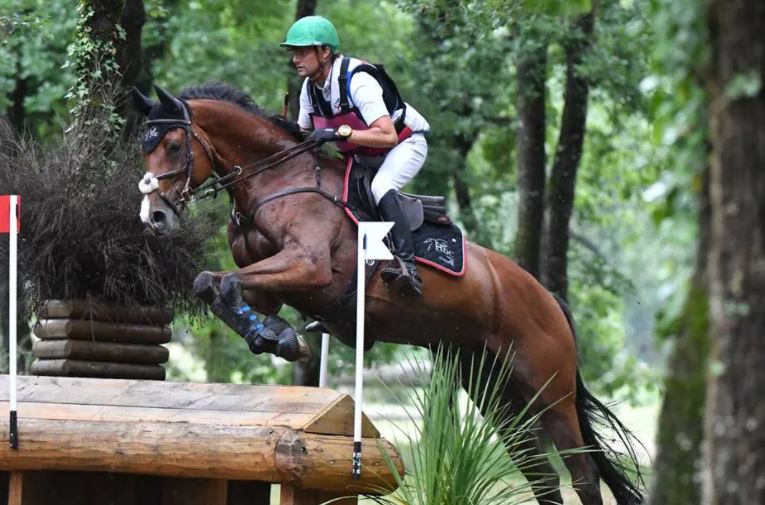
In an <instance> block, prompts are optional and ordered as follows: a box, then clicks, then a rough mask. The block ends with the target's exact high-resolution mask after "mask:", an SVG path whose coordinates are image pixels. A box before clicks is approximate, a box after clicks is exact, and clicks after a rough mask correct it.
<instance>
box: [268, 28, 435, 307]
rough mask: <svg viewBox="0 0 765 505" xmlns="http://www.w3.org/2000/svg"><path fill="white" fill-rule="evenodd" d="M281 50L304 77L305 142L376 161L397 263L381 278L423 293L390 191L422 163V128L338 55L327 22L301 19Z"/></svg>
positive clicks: (370, 71)
mask: <svg viewBox="0 0 765 505" xmlns="http://www.w3.org/2000/svg"><path fill="white" fill-rule="evenodd" d="M281 45H282V47H286V48H288V49H289V50H290V51H291V52H292V62H293V63H294V64H295V68H296V69H297V73H298V75H299V76H300V77H304V78H305V80H304V81H303V87H302V89H301V91H300V113H299V115H298V124H299V125H300V128H302V129H303V130H306V131H308V130H313V132H312V133H311V138H313V139H314V140H316V141H317V142H319V143H321V142H337V148H338V150H340V151H341V152H342V153H344V154H345V155H346V156H364V157H373V158H375V157H376V158H377V160H374V163H375V165H377V164H379V167H380V168H379V169H378V171H377V175H376V176H375V177H374V179H373V180H372V187H371V190H372V195H373V196H374V200H375V204H377V209H378V211H379V213H380V217H381V218H382V219H383V220H384V221H392V222H393V223H395V224H394V226H393V229H392V231H391V239H392V242H393V248H394V250H395V251H394V252H395V254H396V257H397V258H398V259H399V262H398V263H399V264H398V265H395V264H390V265H389V266H388V267H387V268H385V269H383V271H382V272H381V273H380V275H381V277H382V278H383V280H385V282H386V283H388V285H389V286H391V287H392V288H393V289H394V290H395V291H397V292H399V293H404V294H409V295H416V296H419V295H421V294H422V280H421V278H420V276H419V275H418V273H417V266H416V264H415V260H414V245H413V242H412V234H411V231H410V229H409V224H408V222H407V220H406V217H405V216H404V213H403V212H402V210H401V208H400V206H399V200H398V198H397V196H396V193H397V192H398V190H399V189H401V188H402V187H403V186H404V185H406V183H408V182H409V181H410V180H411V179H412V178H413V177H414V176H415V175H416V174H417V172H419V171H420V169H421V168H422V165H423V164H424V163H425V158H426V157H427V155H428V143H427V141H426V140H425V135H424V134H425V133H426V132H427V131H428V130H429V128H430V126H429V125H428V122H427V121H426V120H425V118H424V117H422V115H421V114H420V113H419V112H417V110H415V108H414V107H412V106H411V105H409V104H408V103H406V102H404V101H403V100H402V99H401V96H400V95H399V93H398V91H397V89H396V86H395V84H394V83H393V81H392V80H391V79H390V77H388V75H387V74H386V73H385V70H384V69H383V68H382V67H380V66H373V65H370V64H368V63H366V62H364V61H362V60H359V59H356V58H351V57H350V56H345V55H341V54H339V53H338V51H339V49H340V37H339V36H338V34H337V30H336V29H335V27H334V25H333V24H332V23H331V22H330V21H329V20H328V19H326V18H323V17H321V16H308V17H304V18H301V19H299V20H298V21H296V22H295V24H293V25H292V27H291V28H290V29H289V31H288V32H287V39H286V40H285V41H284V42H283V43H282V44H281ZM368 162H369V158H367V163H368Z"/></svg>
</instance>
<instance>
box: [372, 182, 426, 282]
mask: <svg viewBox="0 0 765 505" xmlns="http://www.w3.org/2000/svg"><path fill="white" fill-rule="evenodd" d="M377 209H378V210H379V211H380V216H381V217H382V218H383V220H384V221H393V222H394V223H395V224H394V225H393V229H392V230H391V232H390V236H391V239H392V240H393V248H394V249H395V255H396V260H397V261H396V260H394V261H391V262H390V263H388V266H387V267H385V269H384V270H383V271H382V272H381V273H380V276H381V277H382V279H383V280H384V281H385V282H387V283H388V284H389V285H390V286H391V287H392V288H393V289H394V290H395V291H397V292H398V293H402V294H409V295H417V296H419V295H421V294H422V279H420V276H419V275H417V265H416V264H415V262H414V243H413V242H412V232H411V230H409V223H408V222H407V220H406V216H404V212H403V211H402V210H401V207H399V203H398V198H396V191H395V190H390V191H388V192H387V193H385V195H384V196H383V197H382V198H381V199H380V203H378V204H377Z"/></svg>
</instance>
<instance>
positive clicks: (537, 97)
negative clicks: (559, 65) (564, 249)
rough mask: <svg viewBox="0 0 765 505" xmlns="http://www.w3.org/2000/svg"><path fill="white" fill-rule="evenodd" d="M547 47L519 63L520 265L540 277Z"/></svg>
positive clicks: (517, 247)
mask: <svg viewBox="0 0 765 505" xmlns="http://www.w3.org/2000/svg"><path fill="white" fill-rule="evenodd" d="M546 73H547V45H546V44H539V45H538V46H537V47H534V48H533V49H530V50H529V51H528V52H527V53H526V54H525V55H524V56H523V57H522V59H521V60H520V61H519V62H518V77H517V81H518V82H517V90H516V93H517V102H516V108H517V109H518V192H519V194H520V200H519V202H518V232H517V234H516V237H515V248H514V255H515V260H516V261H517V262H518V264H519V265H520V266H521V267H523V268H524V269H526V271H528V272H529V273H530V274H532V275H533V276H534V277H539V257H540V249H541V241H542V223H543V219H544V196H545V164H546V157H545V128H546V118H545V77H546Z"/></svg>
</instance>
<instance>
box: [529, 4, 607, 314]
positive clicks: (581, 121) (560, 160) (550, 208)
mask: <svg viewBox="0 0 765 505" xmlns="http://www.w3.org/2000/svg"><path fill="white" fill-rule="evenodd" d="M594 18H595V16H594V13H593V12H590V13H588V14H585V15H583V16H580V17H579V18H578V19H577V21H576V24H575V32H576V33H575V34H574V35H573V40H571V41H570V42H569V43H568V44H566V48H565V50H566V91H565V103H564V106H563V117H562V119H561V127H560V134H559V137H558V147H557V149H556V150H555V161H554V163H553V168H552V173H551V174H550V184H549V186H548V193H547V209H546V210H547V219H546V223H545V236H544V248H543V255H544V256H543V257H544V262H543V272H542V283H543V284H544V285H545V287H547V289H549V290H550V291H552V292H553V293H556V294H557V295H559V296H561V297H562V298H563V299H564V300H565V299H567V296H568V272H567V270H568V261H567V255H568V244H569V222H570V220H571V212H572V210H573V208H574V192H575V189H576V175H577V171H578V169H579V161H580V159H581V157H582V146H583V145H584V134H585V130H586V122H587V96H588V92H589V87H588V84H587V81H586V80H585V78H584V77H583V76H582V75H580V73H579V68H578V67H579V65H581V63H582V61H583V58H584V56H585V55H586V54H587V52H588V51H589V50H590V47H591V45H592V32H593V27H594V24H595V19H594Z"/></svg>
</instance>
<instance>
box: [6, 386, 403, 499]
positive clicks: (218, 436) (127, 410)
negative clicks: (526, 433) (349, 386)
mask: <svg viewBox="0 0 765 505" xmlns="http://www.w3.org/2000/svg"><path fill="white" fill-rule="evenodd" d="M7 390H8V383H7V376H0V412H7V409H8V405H7ZM18 391H19V392H18V398H19V406H18V416H19V449H18V450H12V449H10V448H9V447H8V444H7V443H0V470H6V471H11V472H12V478H11V480H10V487H11V493H10V494H11V496H12V497H15V498H14V499H15V500H16V501H15V502H14V501H10V502H9V503H11V504H13V505H22V504H23V505H37V504H39V503H47V501H46V500H50V499H51V495H46V496H38V495H40V493H42V491H41V489H42V488H46V487H48V488H50V489H55V488H56V486H55V485H53V484H51V483H55V482H58V486H59V487H63V488H64V489H57V490H56V492H57V493H66V492H67V491H71V492H78V491H77V490H78V489H79V490H80V491H79V492H84V491H81V490H82V489H83V485H79V484H75V482H73V481H68V480H66V479H61V478H60V477H55V476H54V474H56V473H57V472H62V471H67V472H71V471H74V472H88V473H87V474H85V475H88V476H90V477H88V478H90V479H91V483H90V484H88V486H90V487H91V488H92V487H93V486H96V485H95V484H93V482H96V481H98V479H96V480H92V479H93V472H95V473H98V474H102V473H105V472H110V473H112V474H113V475H120V474H131V475H134V476H135V475H136V474H139V475H147V476H153V477H152V478H153V479H154V481H153V482H155V488H157V489H160V490H161V492H160V491H157V492H156V493H155V494H156V496H155V498H156V499H154V500H153V501H152V500H149V501H148V502H147V501H146V500H143V499H142V501H141V503H157V504H162V505H166V504H168V503H172V502H173V501H172V499H171V498H170V497H171V496H180V495H183V496H186V498H184V500H186V501H184V502H183V503H189V504H190V505H193V504H196V503H208V504H213V505H215V504H220V505H223V504H227V505H234V504H240V503H259V502H258V501H257V500H255V501H253V498H252V497H253V496H254V495H258V493H260V495H263V493H264V491H263V489H264V488H263V487H262V485H260V484H265V485H266V486H270V484H271V483H276V484H281V485H282V493H281V503H282V505H298V504H302V505H308V504H316V503H319V501H318V500H325V499H329V498H332V497H340V496H352V497H355V496H357V495H358V494H359V493H365V492H372V493H374V492H380V490H382V489H388V490H390V489H393V488H395V476H394V475H393V474H392V473H391V470H390V469H389V466H388V465H387V464H386V456H385V454H387V458H390V460H391V461H394V462H395V464H396V467H397V470H398V472H399V473H402V472H403V464H402V463H401V460H400V457H399V455H398V453H397V451H396V450H395V448H394V447H393V446H392V445H391V444H390V443H389V442H388V441H386V440H383V439H380V438H379V433H378V432H377V430H376V429H375V428H374V426H373V425H372V424H371V423H370V422H369V420H368V419H366V418H364V423H363V435H364V442H363V447H364V452H363V473H362V479H361V480H357V481H354V480H352V478H351V456H352V452H353V441H352V436H351V435H352V424H353V416H352V412H353V401H352V400H351V399H350V397H348V396H347V395H344V394H340V393H338V392H336V391H333V390H329V389H319V388H305V387H281V386H247V385H235V384H189V383H170V382H160V381H132V380H116V379H84V378H65V377H19V388H18ZM7 423H8V420H7V416H4V415H2V416H0V433H2V434H4V436H6V437H7V434H8V424H7ZM56 475H57V474H56ZM72 475H79V474H72ZM134 478H137V477H129V478H128V477H122V480H121V481H120V482H122V483H123V484H121V486H126V488H130V487H131V486H133V484H131V483H132V480H130V479H134ZM25 479H26V480H25ZM125 479H128V480H127V481H126V480H125ZM86 480H87V479H86ZM31 481H34V482H35V484H30V482H31ZM46 482H47V484H45V483H46ZM105 482H108V481H105ZM112 482H114V480H113V479H112ZM125 482H127V483H125ZM168 482H171V483H173V484H172V486H170V487H168V486H169V484H168ZM200 483H202V484H200ZM135 485H136V486H138V485H140V486H143V487H146V486H147V484H146V482H142V483H141V484H135ZM259 485H260V487H259ZM186 486H192V487H194V489H197V488H199V487H200V486H201V487H202V488H204V489H205V490H206V491H204V492H203V491H201V490H198V492H188V489H186ZM96 487H98V486H96ZM103 487H106V488H108V487H109V485H107V483H105V484H104V486H103ZM117 487H118V488H119V487H120V486H117ZM149 487H151V486H149ZM99 489H100V487H99ZM115 489H116V488H115ZM168 489H170V490H168ZM184 489H185V491H184ZM25 490H26V491H25ZM107 491H108V489H104V490H101V491H99V492H95V491H93V489H91V490H90V491H88V493H90V494H91V495H93V496H99V499H102V500H103V499H105V498H104V495H103V494H99V493H104V492H107ZM224 491H225V492H224ZM25 493H26V494H25ZM179 493H180V494H179ZM120 494H121V495H122V496H123V497H128V496H130V497H133V498H135V496H136V495H135V492H133V491H130V492H128V491H126V490H125V489H123V491H121V492H120ZM187 495H188V496H187ZM24 496H26V498H24ZM56 496H58V495H56ZM194 496H197V497H198V498H193V497H194ZM190 497H191V498H190ZM237 497H239V498H237ZM109 499H111V500H115V499H116V500H117V501H116V502H114V503H121V502H119V498H109ZM125 499H127V498H125ZM136 499H137V498H136ZM189 500H190V501H189ZM354 500H355V498H354ZM86 502H87V500H86ZM86 502H83V503H86ZM67 503H68V502H67ZM73 503H74V502H73ZM87 503H90V502H87ZM93 503H96V502H93ZM126 503H127V502H126ZM264 503H266V504H267V502H264ZM343 503H351V501H345V502H343Z"/></svg>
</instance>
